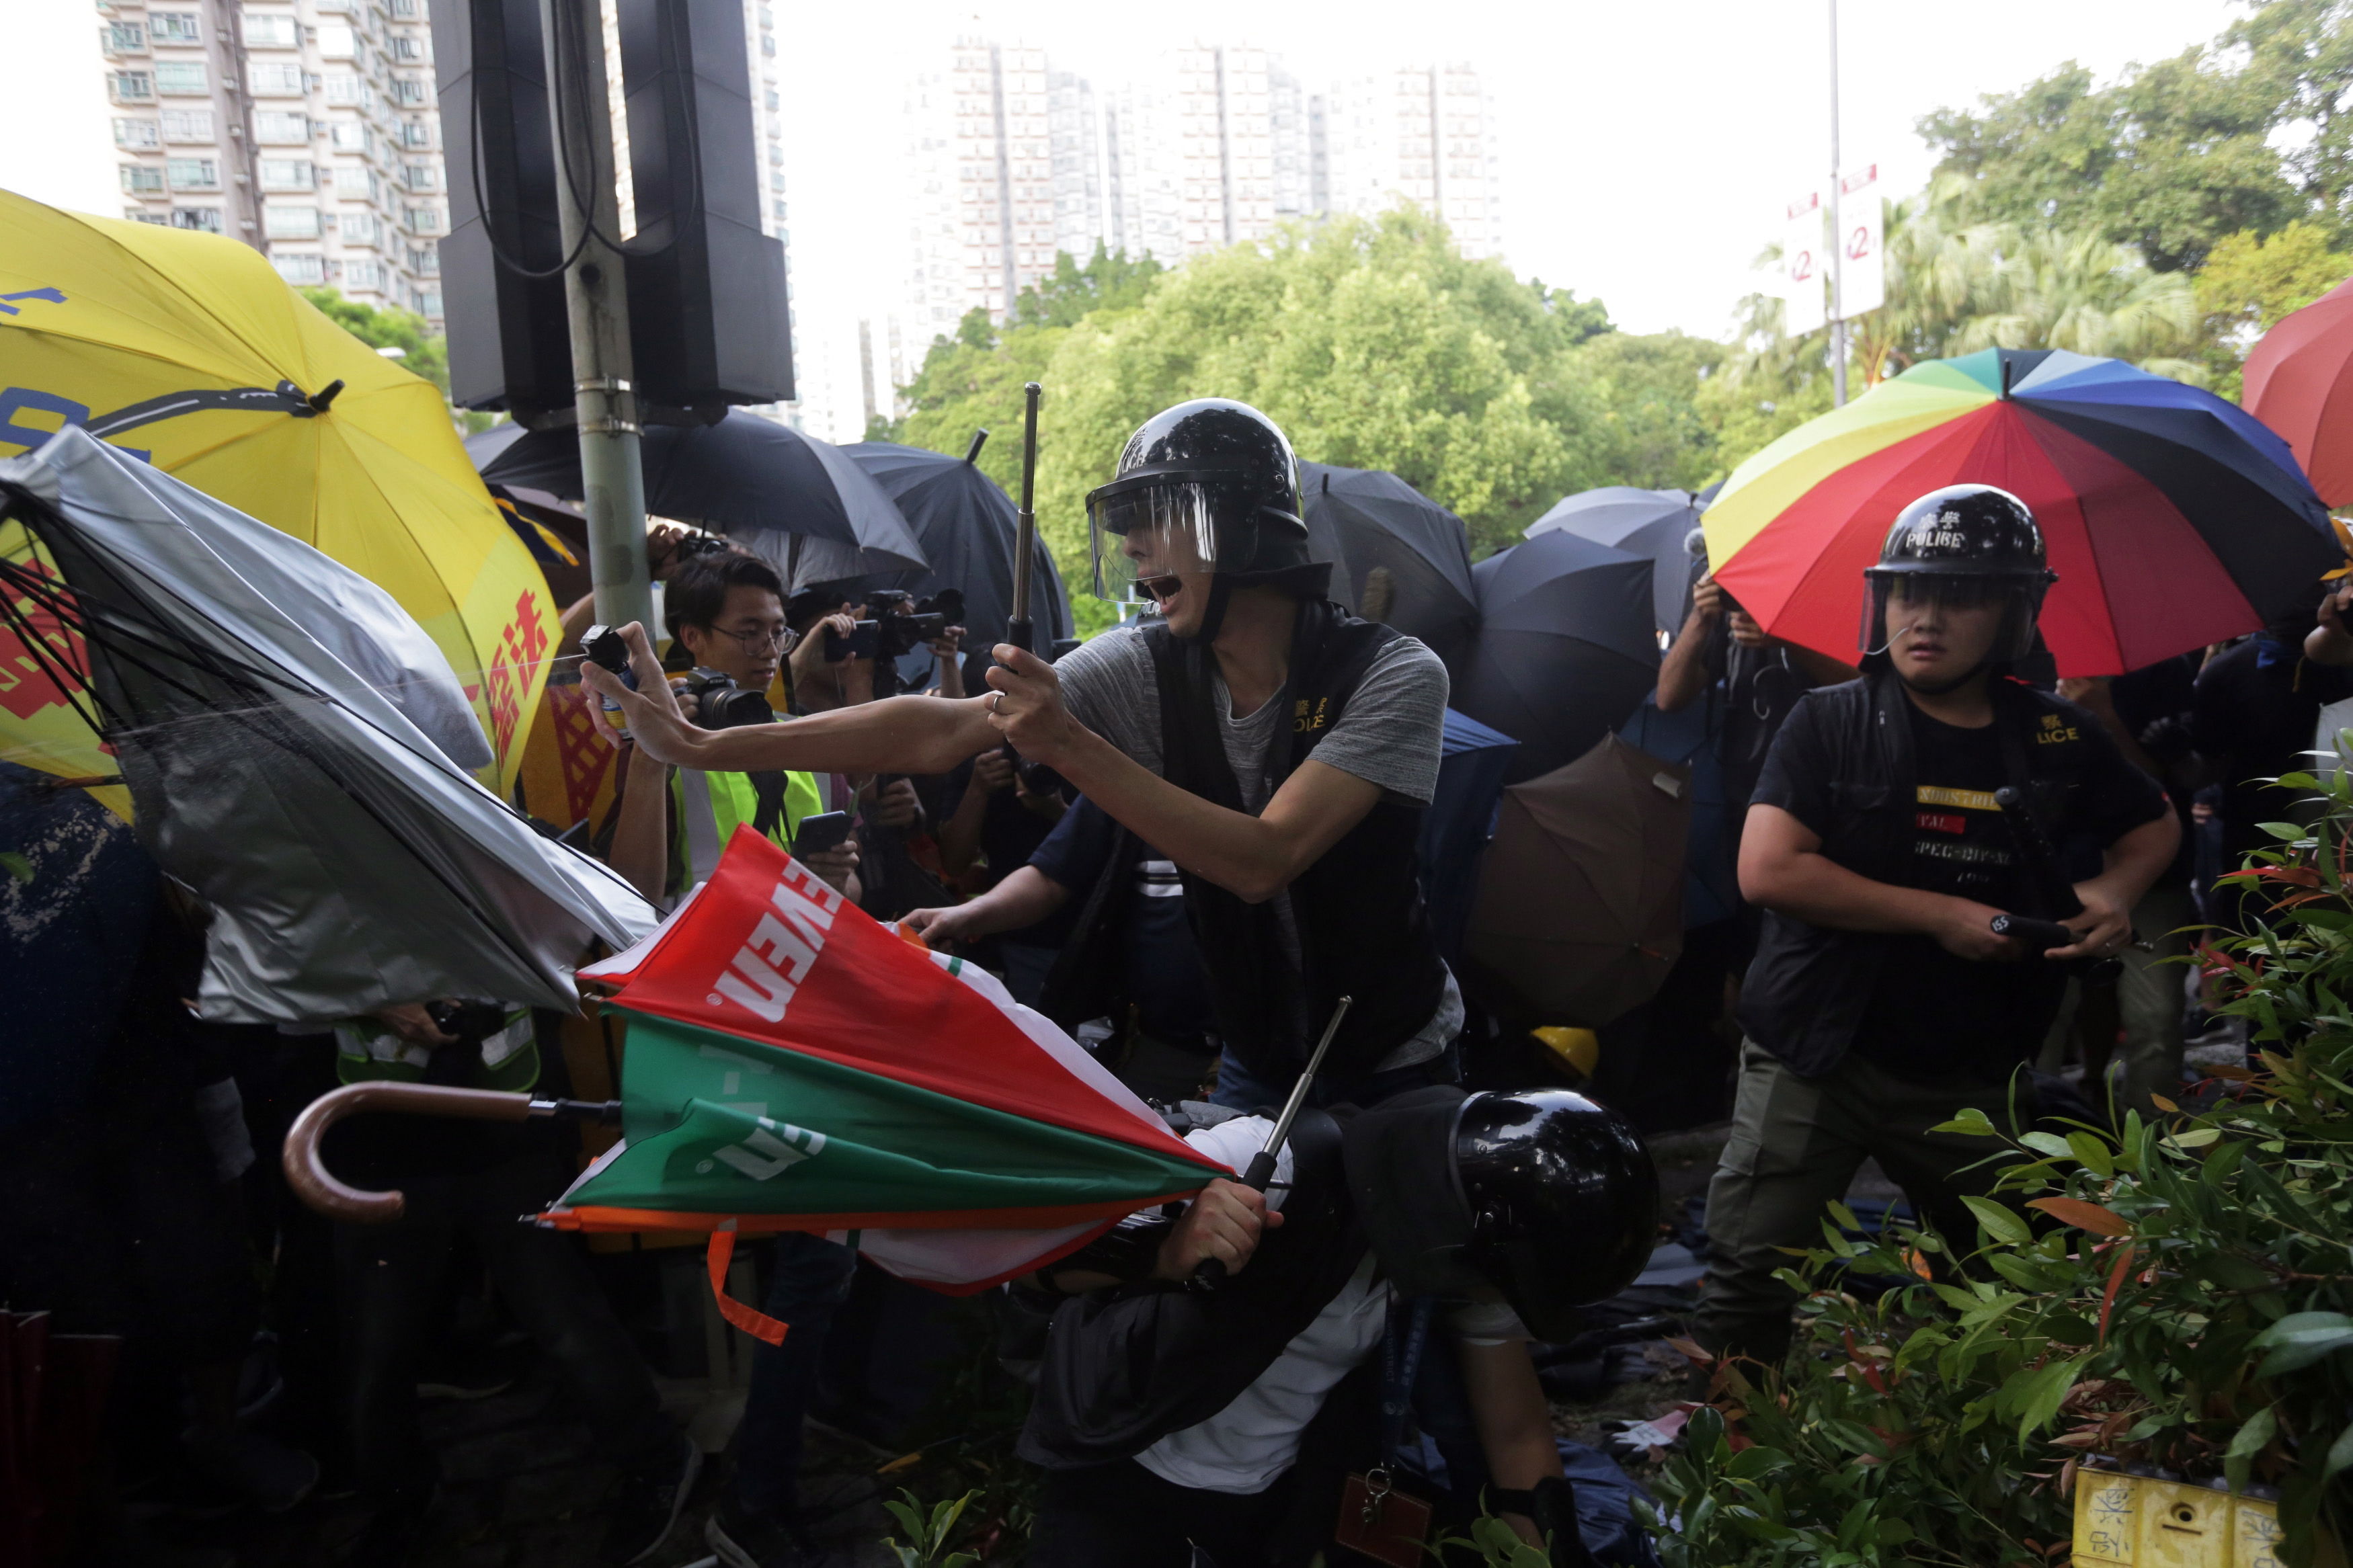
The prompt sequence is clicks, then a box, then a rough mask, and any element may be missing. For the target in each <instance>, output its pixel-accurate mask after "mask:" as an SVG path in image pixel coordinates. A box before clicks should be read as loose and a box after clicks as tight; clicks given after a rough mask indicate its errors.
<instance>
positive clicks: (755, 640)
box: [711, 626, 801, 655]
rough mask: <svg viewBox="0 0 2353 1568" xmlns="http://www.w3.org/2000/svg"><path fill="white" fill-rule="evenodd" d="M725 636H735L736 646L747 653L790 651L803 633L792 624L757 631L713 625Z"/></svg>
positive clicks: (713, 628)
mask: <svg viewBox="0 0 2353 1568" xmlns="http://www.w3.org/2000/svg"><path fill="white" fill-rule="evenodd" d="M711 629H712V631H714V632H717V633H718V634H719V635H720V636H721V637H733V638H734V639H735V643H736V646H737V647H741V648H742V649H743V650H744V652H745V653H747V654H754V655H757V654H763V653H779V654H785V653H790V652H792V651H793V648H794V646H795V645H796V644H797V643H798V642H799V641H800V640H801V634H800V633H798V632H797V631H795V630H793V628H792V627H790V626H762V627H761V628H759V629H758V630H757V631H749V632H732V631H729V630H728V629H727V628H726V627H725V626H712V628H711Z"/></svg>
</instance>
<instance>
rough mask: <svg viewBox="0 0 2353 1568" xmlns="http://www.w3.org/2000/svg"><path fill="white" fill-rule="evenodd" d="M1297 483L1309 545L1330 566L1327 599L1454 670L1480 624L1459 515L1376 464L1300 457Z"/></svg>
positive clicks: (1468, 543)
mask: <svg viewBox="0 0 2353 1568" xmlns="http://www.w3.org/2000/svg"><path fill="white" fill-rule="evenodd" d="M1299 485H1300V489H1301V491H1302V499H1303V500H1304V501H1305V502H1306V508H1307V519H1306V521H1307V548H1308V551H1309V552H1310V553H1311V554H1312V555H1313V556H1314V559H1316V560H1318V561H1329V562H1331V563H1333V564H1334V565H1335V567H1336V568H1337V570H1336V571H1335V572H1334V573H1333V574H1332V597H1333V598H1335V599H1336V600H1338V601H1339V602H1340V603H1341V604H1343V605H1346V606H1347V607H1348V608H1349V609H1350V610H1351V611H1354V612H1355V613H1356V614H1358V615H1362V616H1366V618H1368V619H1371V620H1377V621H1380V622H1382V623H1384V624H1386V625H1388V626H1395V627H1396V628H1397V629H1398V630H1399V631H1401V632H1404V633H1405V634H1406V635H1407V636H1409V637H1419V638H1420V639H1421V640H1422V641H1423V642H1425V643H1427V644H1429V645H1430V651H1432V652H1433V653H1435V654H1437V655H1438V657H1439V658H1441V659H1444V660H1445V661H1446V666H1447V668H1449V669H1455V668H1460V663H1459V661H1460V660H1461V658H1462V656H1463V654H1464V653H1465V652H1466V651H1467V650H1468V649H1469V647H1470V643H1471V634H1472V632H1473V631H1475V630H1476V629H1477V627H1478V625H1479V593H1478V589H1477V588H1476V587H1475V586H1474V585H1473V584H1472V580H1471V533H1470V531H1469V530H1468V529H1466V528H1464V527H1463V526H1462V520H1461V518H1459V517H1457V516H1455V515H1454V514H1453V513H1452V512H1451V511H1449V510H1446V509H1445V508H1444V507H1442V506H1440V505H1439V504H1438V503H1437V502H1436V501H1434V500H1430V498H1429V497H1428V496H1426V495H1423V494H1422V493H1421V492H1420V491H1419V490H1418V489H1414V488H1413V487H1412V486H1411V485H1409V484H1408V483H1406V482H1405V481H1404V480H1403V479H1399V478H1398V477H1397V476H1396V475H1395V474H1388V473H1383V472H1381V471H1380V470H1378V469H1377V468H1333V467H1331V466H1330V465H1329V464H1325V463H1302V464H1300V465H1299ZM1376 574H1378V575H1376Z"/></svg>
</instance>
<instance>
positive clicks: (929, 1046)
mask: <svg viewBox="0 0 2353 1568" xmlns="http://www.w3.org/2000/svg"><path fill="white" fill-rule="evenodd" d="M580 977H581V978H582V979H583V980H586V981H594V982H601V983H603V984H608V985H615V986H617V987H618V989H617V993H616V994H614V995H613V997H612V998H611V1000H610V1001H608V1002H607V1004H606V1007H607V1011H609V1012H612V1013H616V1014H617V1015H619V1016H621V1017H623V1018H624V1019H625V1020H626V1021H627V1025H628V1033H627V1037H626V1043H625V1045H624V1047H623V1050H622V1058H621V1099H620V1100H619V1101H618V1102H617V1110H618V1114H619V1120H620V1122H621V1131H622V1138H621V1141H620V1142H618V1143H617V1144H616V1145H615V1146H614V1147H613V1148H612V1149H611V1150H610V1151H608V1152H607V1153H606V1154H604V1155H603V1156H602V1157H600V1158H599V1159H598V1160H597V1161H596V1163H594V1164H593V1165H591V1166H590V1167H589V1168H588V1169H587V1170H586V1172H584V1173H582V1174H581V1176H580V1179H579V1180H578V1181H576V1182H575V1183H574V1184H572V1186H571V1188H570V1189H569V1190H568V1191H566V1192H565V1194H564V1195H563V1196H562V1197H561V1198H560V1199H558V1200H557V1201H556V1203H555V1205H554V1206H553V1207H551V1208H550V1209H549V1210H548V1211H547V1212H546V1213H545V1214H543V1215H540V1216H538V1217H539V1223H541V1224H543V1225H548V1226H555V1227H557V1228H560V1229H566V1230H592V1231H593V1230H603V1231H628V1230H707V1231H709V1232H711V1235H712V1242H711V1247H710V1270H711V1279H712V1289H713V1291H714V1292H715V1293H717V1295H718V1297H719V1305H720V1310H721V1311H722V1312H723V1314H724V1315H725V1317H726V1318H727V1320H728V1321H730V1322H732V1323H734V1324H735V1325H736V1326H737V1327H739V1328H743V1329H744V1330H746V1331H749V1332H752V1333H754V1334H757V1335H759V1336H760V1337H762V1338H764V1339H767V1340H769V1341H771V1342H775V1341H778V1340H781V1339H782V1338H783V1337H784V1325H782V1324H780V1323H777V1322H776V1321H773V1320H770V1319H768V1318H766V1317H764V1316H763V1315H762V1314H760V1313H758V1312H755V1311H753V1310H751V1309H749V1308H747V1307H745V1306H744V1305H742V1304H741V1303H739V1302H735V1301H732V1300H728V1299H727V1296H726V1293H725V1290H724V1289H723V1282H724V1280H725V1279H726V1273H727V1265H728V1261H729V1258H731V1257H732V1255H733V1250H734V1242H735V1237H737V1236H738V1235H739V1234H750V1233H758V1232H765V1231H781V1230H800V1231H814V1232H819V1233H824V1234H840V1235H842V1237H843V1238H844V1239H847V1240H849V1241H850V1242H851V1244H852V1245H854V1246H856V1247H858V1248H859V1250H860V1251H861V1252H863V1253H865V1254H866V1255H867V1256H869V1257H871V1258H873V1259H874V1260H875V1261H877V1262H878V1263H880V1264H881V1265H882V1266H883V1267H884V1268H889V1269H890V1270H891V1271H892V1272H893V1273H895V1274H898V1275H899V1276H901V1277H902V1278H903V1279H912V1280H913V1281H915V1282H916V1283H918V1284H922V1285H926V1286H929V1287H931V1288H932V1289H937V1290H942V1291H945V1292H948V1293H950V1294H964V1293H966V1292H970V1291H975V1290H979V1289H986V1288H987V1287H988V1286H990V1285H993V1284H997V1283H998V1282H1000V1281H1002V1280H1005V1279H1010V1278H1012V1277H1013V1276H1015V1275H1017V1274H1022V1273H1026V1272H1028V1271H1029V1270H1030V1269H1032V1268H1039V1267H1040V1266H1042V1265H1044V1264H1047V1263H1050V1262H1051V1261H1053V1260H1054V1259H1055V1258H1059V1257H1061V1256H1063V1255H1064V1254H1066V1253H1069V1252H1071V1251H1072V1250H1075V1249H1076V1248H1078V1247H1082V1246H1084V1245H1085V1244H1086V1243H1087V1242H1088V1241H1090V1240H1092V1238H1093V1237H1096V1236H1099V1235H1101V1234H1102V1233H1103V1231H1104V1230H1106V1229H1108V1228H1109V1227H1110V1226H1111V1225H1112V1224H1113V1222H1114V1221H1116V1220H1117V1219H1118V1218H1119V1217H1120V1216H1121V1215H1126V1214H1131V1213H1133V1212H1134V1211H1135V1210H1137V1209H1140V1208H1146V1207H1149V1206H1151V1205H1155V1204H1157V1203H1161V1202H1165V1201H1166V1200H1168V1199H1171V1198H1181V1197H1185V1196H1187V1195H1189V1194H1193V1193H1196V1192H1198V1191H1199V1190H1200V1189H1201V1187H1202V1186H1203V1185H1204V1184H1207V1183H1208V1181H1210V1180H1211V1179H1212V1178H1214V1177H1218V1176H1229V1177H1230V1176H1231V1175H1232V1174H1233V1173H1232V1172H1231V1171H1230V1170H1229V1169H1227V1168H1226V1167H1225V1166H1223V1165H1221V1164H1219V1163H1217V1162H1216V1161H1214V1160H1211V1159H1209V1158H1208V1157H1207V1156H1205V1155H1202V1154H1200V1153H1198V1152H1196V1151H1194V1150H1193V1149H1192V1148H1190V1147H1189V1146H1188V1145H1187V1144H1186V1143H1185V1142H1183V1141H1181V1140H1180V1139H1178V1138H1176V1136H1174V1135H1173V1134H1172V1133H1170V1131H1168V1128H1167V1125H1166V1123H1165V1122H1163V1121H1161V1119H1160V1118H1159V1117H1158V1116H1157V1115H1155V1113H1154V1112H1153V1110H1152V1109H1151V1108H1150V1107H1149V1106H1147V1105H1145V1103H1144V1102H1143V1101H1142V1100H1138V1099H1137V1098H1136V1097H1135V1096H1134V1095H1133V1094H1131V1093H1130V1092H1129V1091H1128V1090H1127V1089H1125V1088H1124V1087H1123V1086H1122V1085H1121V1084H1120V1083H1119V1081H1118V1080H1117V1079H1113V1077H1112V1076H1111V1074H1110V1073H1109V1072H1107V1071H1105V1070H1104V1069H1103V1068H1102V1067H1100V1066H1098V1065H1097V1064H1096V1063H1095V1061H1094V1059H1093V1058H1091V1057H1089V1056H1088V1055H1087V1053H1086V1052H1085V1051H1084V1050H1083V1049H1082V1048H1081V1047H1079V1045H1078V1044H1077V1043H1076V1042H1074V1041H1073V1040H1071V1038H1070V1037H1069V1036H1067V1035H1065V1034H1063V1033H1062V1032H1061V1031H1060V1029H1058V1028H1056V1027H1055V1026H1053V1025H1052V1024H1051V1023H1050V1022H1049V1021H1047V1019H1046V1018H1044V1017H1043V1016H1040V1015H1039V1014H1037V1013H1035V1012H1032V1011H1031V1010H1030V1009H1029V1008H1027V1007H1024V1006H1021V1005H1018V1004H1017V1003H1016V1002H1014V1000H1013V999H1012V997H1011V996H1010V995H1008V994H1007V992H1006V990H1005V987H1004V986H1003V985H1002V984H999V983H998V982H997V980H996V978H995V977H994V976H992V975H989V974H988V973H985V972H983V971H981V970H979V969H976V968H974V967H971V966H969V965H967V964H965V963H963V962H962V961H961V960H958V959H954V958H949V957H947V956H946V955H944V954H942V953H934V952H930V951H929V950H928V949H926V948H925V947H923V944H922V943H920V942H913V941H911V940H910V939H907V938H904V937H902V936H900V935H898V934H896V933H895V932H894V931H892V930H891V929H890V928H888V927H885V926H883V925H881V924H880V923H878V922H877V921H874V920H873V919H872V918H871V917H870V916H868V915H867V914H866V913H865V912H864V911H862V910H860V909H859V908H858V906H857V905H855V904H853V903H850V902H849V900H845V899H844V898H843V897H842V896H841V895H840V894H839V893H838V892H836V891H834V889H831V888H829V887H828V886H826V885H825V883H823V882H821V881H819V880H818V878H817V876H816V874H815V873H813V872H811V871H809V870H808V869H807V868H806V867H803V866H801V865H800V864H798V863H797V862H796V861H794V860H792V859H790V858H787V857H786V854H785V852H784V851H783V850H781V849H779V848H777V847H776V845H774V844H772V843H771V842H769V841H768V840H767V839H766V838H765V837H761V836H760V835H758V834H755V833H754V832H752V831H751V830H750V829H748V828H744V827H739V828H738V829H737V830H736V833H735V837H733V839H732V840H731V841H730V842H729V844H728V846H727V850H726V853H725V854H724V855H723V856H722V857H721V858H720V862H719V865H718V868H717V869H716V870H715V871H714V872H713V873H712V878H711V880H710V881H709V882H707V883H705V884H704V885H703V886H702V887H701V888H700V889H697V890H696V891H695V893H694V894H693V896H692V897H691V899H689V900H687V901H686V902H685V903H684V904H682V905H681V907H680V908H679V910H677V912H676V913H674V914H672V915H671V916H670V919H669V920H667V921H664V922H663V923H662V924H661V925H660V926H659V928H658V929H657V930H656V931H654V932H653V933H652V934H651V935H649V936H648V937H647V938H646V939H645V940H644V941H642V942H639V943H638V945H637V946H635V947H633V948H631V949H629V950H628V952H623V953H620V954H618V955H617V956H616V957H614V958H612V959H609V960H607V962H605V963H601V964H596V965H594V966H592V967H590V968H588V969H584V970H582V971H581V972H580ZM613 1109H614V1108H613V1107H607V1106H596V1105H584V1104H580V1103H577V1102H573V1101H566V1100H530V1099H529V1098H528V1097H526V1096H524V1095H520V1094H494V1093H490V1092H488V1091H483V1090H471V1089H448V1088H442V1087H440V1086H438V1085H427V1084H390V1083H359V1084H351V1085H347V1086H345V1087H344V1088H343V1089H338V1090H335V1091H334V1092H333V1093H331V1094H329V1095H326V1096H322V1098H321V1099H320V1100H317V1101H315V1102H313V1104H312V1105H311V1107H310V1108H309V1109H308V1110H305V1111H304V1113H303V1115H302V1116H301V1118H300V1119H298V1121H296V1123H295V1126H294V1128H293V1130H292V1131H290V1132H289V1134H288V1137H287V1162H286V1163H287V1173H288V1176H289V1178H290V1180H292V1181H293V1182H294V1184H295V1186H296V1190H297V1191H298V1192H300V1193H301V1194H302V1195H303V1197H304V1200H305V1201H306V1202H309V1203H311V1204H312V1205H314V1206H317V1207H321V1208H322V1209H325V1210H327V1211H328V1212H330V1213H332V1214H334V1215H337V1216H338V1217H341V1218H348V1219H353V1220H358V1221H363V1222H364V1221H369V1220H385V1219H391V1218H394V1217H396V1216H397V1215H399V1213H400V1212H401V1199H400V1195H399V1194H397V1193H365V1192H361V1191H357V1190H355V1189H353V1188H349V1187H345V1186H343V1184H341V1183H339V1182H337V1181H335V1180H334V1178H333V1177H332V1174H331V1173H327V1172H326V1171H325V1169H324V1167H323V1166H322V1165H321V1164H320V1163H318V1147H319V1142H320V1140H321V1137H322V1134H323V1133H324V1131H325V1129H326V1127H327V1126H328V1125H329V1124H330V1123H331V1122H332V1121H334V1120H335V1119H336V1118H337V1117H338V1116H341V1115H343V1114H348V1113H350V1112H353V1111H355V1110H403V1111H409V1112H414V1113H423V1114H431V1115H452V1116H468V1117H475V1118H480V1119H485V1120H499V1121H522V1120H523V1119H525V1118H526V1117H527V1116H531V1115H567V1114H586V1115H589V1116H596V1115H598V1114H600V1113H604V1114H606V1115H607V1119H609V1113H610V1111H611V1110H613Z"/></svg>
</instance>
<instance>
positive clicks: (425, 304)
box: [417, 289, 441, 316]
mask: <svg viewBox="0 0 2353 1568" xmlns="http://www.w3.org/2000/svg"><path fill="white" fill-rule="evenodd" d="M440 313H441V290H440V289H418V290H417V314H418V315H420V316H438V315H439V314H440Z"/></svg>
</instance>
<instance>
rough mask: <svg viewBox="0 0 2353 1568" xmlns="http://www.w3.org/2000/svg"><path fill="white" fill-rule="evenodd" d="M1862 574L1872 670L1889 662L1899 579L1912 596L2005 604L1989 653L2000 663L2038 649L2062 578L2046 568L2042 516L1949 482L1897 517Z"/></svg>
mask: <svg viewBox="0 0 2353 1568" xmlns="http://www.w3.org/2000/svg"><path fill="white" fill-rule="evenodd" d="M1862 575H1863V581H1864V583H1865V584H1868V592H1866V593H1865V594H1864V595H1863V605H1862V654H1863V668H1866V669H1868V668H1876V666H1877V665H1878V664H1880V663H1883V662H1884V661H1885V659H1886V658H1887V641H1888V637H1887V600H1888V595H1890V594H1891V593H1893V592H1894V590H1895V587H1896V585H1897V584H1898V583H1899V582H1900V583H1901V584H1903V585H1904V595H1905V597H1906V598H1911V599H1919V598H1929V599H1935V600H1937V601H1939V602H1942V603H1947V604H1951V603H1960V604H1970V605H1978V604H1984V603H1986V602H1988V601H1989V600H1991V599H1996V598H1999V599H2000V600H2001V601H2002V603H2003V605H2004V608H2005V611H2006V613H2005V614H2004V615H2003V616H2002V623H2001V630H2000V633H1999V634H1998V635H1997V636H1996V637H1995V638H1994V644H1993V649H1992V651H1991V653H1990V654H1989V655H1988V662H1989V663H1992V664H1997V665H2000V664H2010V663H2012V662H2014V661H2016V660H2018V659H2021V658H2025V657H2026V656H2027V654H2028V653H2029V652H2030V651H2031V649H2032V648H2033V647H2034V623H2035V619H2036V617H2037V616H2040V615H2042V597H2043V595H2045V594H2047V593H2049V592H2050V590H2051V584H2053V583H2055V582H2057V581H2058V580H2059V578H2058V575H2057V574H2055V573H2053V572H2052V570H2051V569H2050V567H2049V565H2048V564H2047V563H2046V561H2045V558H2044V554H2043V549H2042V529H2041V528H2040V527H2038V526H2037V525H2036V523H2035V521H2034V513H2033V512H2031V511H2030V510H2027V505H2026V503H2025V502H2024V501H2022V500H2019V499H2018V498H2017V497H2016V496H2014V495H2012V494H2010V492H2009V491H2008V490H2005V489H1995V488H1994V487H1993V486H1991V485H1947V486H1946V487H1945V488H1944V489H1940V490H1930V491H1929V492H1928V493H1927V494H1926V495H1924V496H1922V497H1921V498H1920V499H1919V500H1915V501H1914V502H1913V503H1912V504H1911V505H1910V506H1907V507H1905V509H1904V510H1902V511H1900V512H1897V513H1896V514H1895V525H1894V527H1893V528H1890V529H1889V530H1888V531H1887V542H1886V543H1885V544H1883V546H1881V547H1880V552H1879V564H1877V565H1876V566H1872V567H1868V568H1866V569H1865V570H1864V572H1863V574H1862ZM1970 673H1971V674H1975V673H1976V672H1975V671H1974V670H1973V671H1971V672H1970Z"/></svg>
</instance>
